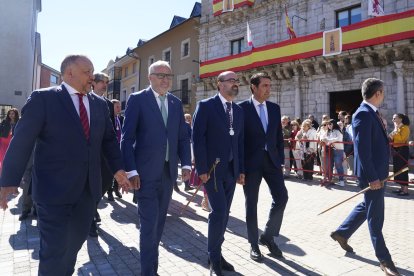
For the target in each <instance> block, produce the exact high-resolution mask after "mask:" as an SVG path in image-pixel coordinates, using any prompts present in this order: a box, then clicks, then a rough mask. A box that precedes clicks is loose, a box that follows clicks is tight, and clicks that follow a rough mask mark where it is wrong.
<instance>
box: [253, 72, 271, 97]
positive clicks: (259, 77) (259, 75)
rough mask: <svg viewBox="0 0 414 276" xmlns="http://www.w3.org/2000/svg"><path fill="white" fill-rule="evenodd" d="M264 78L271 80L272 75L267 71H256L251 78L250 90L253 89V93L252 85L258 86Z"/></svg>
mask: <svg viewBox="0 0 414 276" xmlns="http://www.w3.org/2000/svg"><path fill="white" fill-rule="evenodd" d="M262 79H269V80H271V78H270V76H269V75H268V74H266V73H256V74H254V75H253V76H252V77H251V78H250V90H251V91H252V93H253V89H252V85H254V86H256V87H258V86H259V84H260V81H261V80H262Z"/></svg>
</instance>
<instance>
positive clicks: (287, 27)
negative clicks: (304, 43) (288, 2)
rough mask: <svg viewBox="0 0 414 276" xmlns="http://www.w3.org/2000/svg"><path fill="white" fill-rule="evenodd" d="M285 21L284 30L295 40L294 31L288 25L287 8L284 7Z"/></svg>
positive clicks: (289, 24)
mask: <svg viewBox="0 0 414 276" xmlns="http://www.w3.org/2000/svg"><path fill="white" fill-rule="evenodd" d="M285 20H286V30H287V33H288V35H289V37H290V38H296V34H295V30H294V29H293V26H292V24H291V23H290V19H289V15H288V13H287V7H286V6H285Z"/></svg>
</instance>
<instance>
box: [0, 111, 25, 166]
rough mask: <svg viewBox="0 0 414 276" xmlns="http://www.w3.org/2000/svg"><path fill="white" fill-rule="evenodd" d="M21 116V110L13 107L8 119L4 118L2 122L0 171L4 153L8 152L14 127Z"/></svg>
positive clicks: (0, 128)
mask: <svg viewBox="0 0 414 276" xmlns="http://www.w3.org/2000/svg"><path fill="white" fill-rule="evenodd" d="M19 118H20V117H19V111H18V110H17V109H16V108H11V109H10V110H9V111H8V112H7V116H6V119H4V120H3V121H2V122H1V124H0V171H1V168H2V164H3V159H4V155H5V154H6V151H7V148H8V147H9V144H10V140H11V138H12V137H13V133H14V127H15V126H16V124H17V122H18V121H19Z"/></svg>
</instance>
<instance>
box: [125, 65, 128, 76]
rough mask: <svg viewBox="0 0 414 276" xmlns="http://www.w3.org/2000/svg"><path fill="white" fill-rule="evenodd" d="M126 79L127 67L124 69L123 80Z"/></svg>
mask: <svg viewBox="0 0 414 276" xmlns="http://www.w3.org/2000/svg"><path fill="white" fill-rule="evenodd" d="M126 77H128V67H125V69H124V78H126Z"/></svg>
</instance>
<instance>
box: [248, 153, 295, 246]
mask: <svg viewBox="0 0 414 276" xmlns="http://www.w3.org/2000/svg"><path fill="white" fill-rule="evenodd" d="M262 178H264V179H265V180H266V183H267V186H268V187H269V191H270V194H271V195H272V205H271V207H270V211H269V217H268V220H267V223H266V227H265V229H264V232H263V234H264V235H265V237H266V238H268V239H273V237H274V236H278V235H279V231H280V227H281V226H282V220H283V213H284V210H285V207H286V204H287V201H288V192H287V189H286V186H285V181H284V180H283V173H282V169H281V168H277V167H275V165H274V164H273V162H272V160H271V159H270V157H269V155H268V154H267V153H266V154H265V157H264V159H263V164H262V166H261V167H260V169H258V170H256V171H254V172H248V173H246V178H245V181H246V184H245V185H244V186H243V190H244V196H245V198H246V225H247V238H248V241H249V243H250V244H252V245H257V243H258V239H259V232H258V223H257V202H258V200H259V189H260V183H261V181H262Z"/></svg>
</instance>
